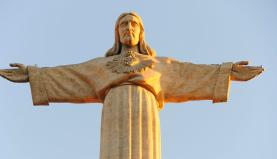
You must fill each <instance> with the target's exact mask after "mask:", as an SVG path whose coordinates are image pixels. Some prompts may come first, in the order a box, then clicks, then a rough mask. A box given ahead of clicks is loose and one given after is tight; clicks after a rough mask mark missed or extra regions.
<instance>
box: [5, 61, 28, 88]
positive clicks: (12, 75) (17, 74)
mask: <svg viewBox="0 0 277 159" xmlns="http://www.w3.org/2000/svg"><path fill="white" fill-rule="evenodd" d="M10 66H11V67H17V68H16V69H0V76H2V77H3V78H5V79H7V80H9V81H11V82H16V83H25V82H29V75H28V71H27V67H26V66H25V65H23V64H20V63H12V64H10Z"/></svg>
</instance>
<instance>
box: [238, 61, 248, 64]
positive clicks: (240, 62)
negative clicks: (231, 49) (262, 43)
mask: <svg viewBox="0 0 277 159" xmlns="http://www.w3.org/2000/svg"><path fill="white" fill-rule="evenodd" d="M235 64H236V65H248V64H249V61H239V62H236V63H235Z"/></svg>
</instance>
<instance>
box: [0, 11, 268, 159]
mask: <svg viewBox="0 0 277 159" xmlns="http://www.w3.org/2000/svg"><path fill="white" fill-rule="evenodd" d="M246 65H248V62H247V61H241V62H237V63H232V62H227V63H223V64H221V65H205V64H193V63H188V62H180V61H177V60H175V59H172V58H167V57H156V56H155V52H154V50H153V49H151V48H150V47H149V45H147V43H146V42H145V40H144V28H143V24H142V20H141V18H140V16H139V15H137V14H136V13H134V12H130V13H123V14H121V15H120V16H119V18H118V19H117V22H116V25H115V42H114V45H113V47H112V48H111V49H109V50H108V51H107V53H106V55H105V57H99V58H95V59H92V60H90V61H87V62H84V63H80V64H74V65H63V66H57V67H45V68H38V67H36V66H28V67H26V66H25V65H23V64H19V63H14V64H10V66H11V67H17V68H15V69H3V70H0V75H1V76H2V77H4V78H6V79H7V80H10V81H12V82H18V83H20V82H30V86H31V92H32V98H33V104H34V105H48V104H49V102H70V103H88V102H91V103H103V110H102V121H101V146H100V147H101V148H100V149H101V151H100V158H101V159H160V158H161V145H160V121H159V110H160V109H162V108H163V105H164V103H167V102H186V101H192V100H212V101H213V102H214V103H217V102H226V101H227V96H228V90H229V83H230V80H234V81H247V80H250V79H252V78H254V77H255V76H257V75H259V74H260V73H261V72H262V71H263V68H262V67H254V66H246Z"/></svg>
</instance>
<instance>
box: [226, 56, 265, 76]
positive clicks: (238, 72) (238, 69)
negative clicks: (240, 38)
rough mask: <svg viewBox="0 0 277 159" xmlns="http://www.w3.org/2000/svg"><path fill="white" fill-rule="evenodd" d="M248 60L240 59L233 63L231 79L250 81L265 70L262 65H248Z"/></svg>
mask: <svg viewBox="0 0 277 159" xmlns="http://www.w3.org/2000/svg"><path fill="white" fill-rule="evenodd" d="M247 65H248V61H239V62H236V63H235V64H233V67H232V74H231V80H233V81H248V80H250V79H252V78H254V77H256V76H258V75H259V74H260V73H262V72H263V71H264V68H263V67H262V66H247Z"/></svg>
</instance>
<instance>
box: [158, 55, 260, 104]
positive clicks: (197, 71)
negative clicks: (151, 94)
mask: <svg viewBox="0 0 277 159" xmlns="http://www.w3.org/2000/svg"><path fill="white" fill-rule="evenodd" d="M247 64H248V62H246V61H241V62H237V63H231V62H228V63H223V64H221V65H205V64H193V63H186V62H179V61H176V60H170V61H169V62H167V64H166V65H165V66H166V67H165V69H163V70H164V71H163V73H162V77H161V86H162V90H163V94H164V101H165V102H185V101H192V100H212V101H213V102H214V103H217V102H226V101H227V98H228V92H229V85H230V81H231V80H235V81H247V80H250V79H252V78H254V77H255V76H257V75H259V74H260V73H261V72H262V71H263V68H262V67H255V66H246V65H247Z"/></svg>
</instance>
